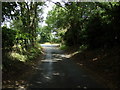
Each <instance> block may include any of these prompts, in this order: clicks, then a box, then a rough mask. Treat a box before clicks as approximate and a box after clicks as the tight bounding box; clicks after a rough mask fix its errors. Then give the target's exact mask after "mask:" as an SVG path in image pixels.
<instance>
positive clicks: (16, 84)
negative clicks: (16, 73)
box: [3, 80, 29, 90]
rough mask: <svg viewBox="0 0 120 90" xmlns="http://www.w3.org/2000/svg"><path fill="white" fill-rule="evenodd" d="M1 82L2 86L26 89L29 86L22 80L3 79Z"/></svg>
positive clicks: (19, 89)
mask: <svg viewBox="0 0 120 90" xmlns="http://www.w3.org/2000/svg"><path fill="white" fill-rule="evenodd" d="M3 84H4V85H3V88H16V89H18V90H21V89H26V88H27V87H28V86H29V84H28V83H27V82H26V81H24V80H16V81H12V80H4V81H3Z"/></svg>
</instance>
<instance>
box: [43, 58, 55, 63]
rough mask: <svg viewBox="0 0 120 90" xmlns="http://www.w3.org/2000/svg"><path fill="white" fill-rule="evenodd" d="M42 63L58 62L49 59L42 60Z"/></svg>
mask: <svg viewBox="0 0 120 90" xmlns="http://www.w3.org/2000/svg"><path fill="white" fill-rule="evenodd" d="M41 62H48V63H49V62H52V63H54V62H57V61H55V60H51V59H48V60H41Z"/></svg>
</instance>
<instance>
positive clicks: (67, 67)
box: [28, 44, 103, 89]
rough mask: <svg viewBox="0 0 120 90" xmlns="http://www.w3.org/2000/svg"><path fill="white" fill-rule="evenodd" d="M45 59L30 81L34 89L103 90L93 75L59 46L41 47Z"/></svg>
mask: <svg viewBox="0 0 120 90" xmlns="http://www.w3.org/2000/svg"><path fill="white" fill-rule="evenodd" d="M41 46H42V47H43V48H44V50H45V53H46V55H45V58H44V60H42V61H41V63H40V64H39V65H38V67H37V68H36V70H37V71H36V73H35V74H34V75H33V77H32V78H31V80H30V86H29V87H28V88H29V89H32V88H84V89H86V88H103V86H102V85H100V84H98V83H97V82H96V81H95V80H94V79H93V78H92V76H91V75H89V74H88V73H87V72H85V71H84V70H83V69H81V68H80V66H78V65H77V64H76V63H75V62H74V61H72V60H70V59H69V58H67V57H66V56H65V55H64V53H63V51H61V50H59V49H58V47H57V45H44V44H42V45H41Z"/></svg>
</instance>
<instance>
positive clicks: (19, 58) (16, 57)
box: [11, 52, 27, 62]
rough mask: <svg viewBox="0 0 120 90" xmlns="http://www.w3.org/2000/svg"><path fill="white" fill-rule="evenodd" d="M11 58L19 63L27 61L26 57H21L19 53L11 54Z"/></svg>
mask: <svg viewBox="0 0 120 90" xmlns="http://www.w3.org/2000/svg"><path fill="white" fill-rule="evenodd" d="M11 57H12V58H15V59H17V60H19V61H22V62H25V61H26V60H27V55H21V54H19V53H15V52H12V53H11Z"/></svg>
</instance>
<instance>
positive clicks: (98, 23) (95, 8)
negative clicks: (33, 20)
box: [46, 2, 120, 48]
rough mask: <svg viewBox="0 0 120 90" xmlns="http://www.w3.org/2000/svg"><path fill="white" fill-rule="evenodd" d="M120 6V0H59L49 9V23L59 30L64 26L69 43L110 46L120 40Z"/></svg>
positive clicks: (56, 30) (73, 44)
mask: <svg viewBox="0 0 120 90" xmlns="http://www.w3.org/2000/svg"><path fill="white" fill-rule="evenodd" d="M119 10H120V3H119V2H118V3H117V2H116V3H111V2H110V3H99V2H94V3H93V2H86V3H80V2H67V3H64V5H61V3H59V5H58V4H56V6H55V7H54V8H53V10H52V11H50V12H49V14H48V17H47V20H46V23H47V24H48V27H51V30H53V31H55V32H57V33H59V31H62V30H64V33H65V34H64V37H63V40H64V43H65V44H66V45H68V46H81V45H88V46H89V47H90V48H100V47H110V46H113V45H115V44H118V43H119V42H120V37H119V36H120V27H119V24H120V14H119ZM65 29H66V31H65Z"/></svg>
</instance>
